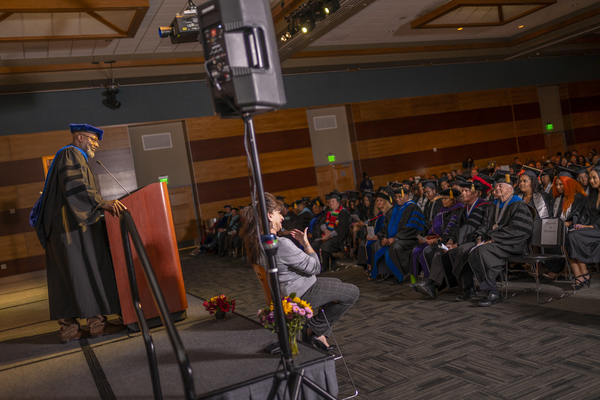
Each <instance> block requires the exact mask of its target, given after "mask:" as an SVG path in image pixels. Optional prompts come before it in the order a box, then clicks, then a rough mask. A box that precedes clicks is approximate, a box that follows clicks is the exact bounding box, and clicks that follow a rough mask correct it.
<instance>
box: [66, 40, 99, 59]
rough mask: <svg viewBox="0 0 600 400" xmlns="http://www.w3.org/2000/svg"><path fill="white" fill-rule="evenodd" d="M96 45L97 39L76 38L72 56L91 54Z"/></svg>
mask: <svg viewBox="0 0 600 400" xmlns="http://www.w3.org/2000/svg"><path fill="white" fill-rule="evenodd" d="M95 45H96V41H95V40H74V41H73V46H72V48H71V57H86V56H91V55H92V53H93V52H94V46H95Z"/></svg>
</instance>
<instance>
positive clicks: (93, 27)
mask: <svg viewBox="0 0 600 400" xmlns="http://www.w3.org/2000/svg"><path fill="white" fill-rule="evenodd" d="M80 24H81V28H80V29H81V34H82V35H114V34H116V33H117V32H116V31H115V30H113V29H112V28H110V27H108V26H107V25H104V24H103V23H102V22H100V21H98V20H97V19H96V18H94V17H92V16H90V15H88V14H86V13H81V21H80Z"/></svg>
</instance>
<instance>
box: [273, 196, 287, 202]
mask: <svg viewBox="0 0 600 400" xmlns="http://www.w3.org/2000/svg"><path fill="white" fill-rule="evenodd" d="M275 198H276V199H277V200H281V201H283V199H285V196H275Z"/></svg>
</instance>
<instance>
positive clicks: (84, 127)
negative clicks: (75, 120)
mask: <svg viewBox="0 0 600 400" xmlns="http://www.w3.org/2000/svg"><path fill="white" fill-rule="evenodd" d="M69 127H70V128H71V133H75V132H90V133H93V134H94V135H96V136H98V140H102V137H103V136H104V131H103V130H102V129H99V128H96V127H95V126H91V125H88V124H69Z"/></svg>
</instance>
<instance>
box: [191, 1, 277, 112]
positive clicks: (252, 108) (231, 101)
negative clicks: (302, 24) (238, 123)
mask: <svg viewBox="0 0 600 400" xmlns="http://www.w3.org/2000/svg"><path fill="white" fill-rule="evenodd" d="M197 11H198V17H199V20H200V35H199V37H198V40H199V41H200V43H201V44H202V48H203V51H204V59H205V64H204V66H205V68H206V74H207V79H206V82H207V85H208V88H209V90H210V92H211V96H212V98H213V108H214V112H215V114H217V115H219V116H220V117H221V118H240V117H241V116H242V115H244V114H251V115H257V114H262V113H265V112H267V111H272V110H275V109H278V108H281V107H283V106H284V105H285V103H286V99H285V91H284V87H283V78H282V75H281V66H280V62H279V55H278V53H277V45H276V43H275V30H274V28H273V17H272V15H271V10H270V8H269V4H268V2H267V0H211V1H208V2H206V3H204V4H202V5H201V6H198V7H197Z"/></svg>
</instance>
